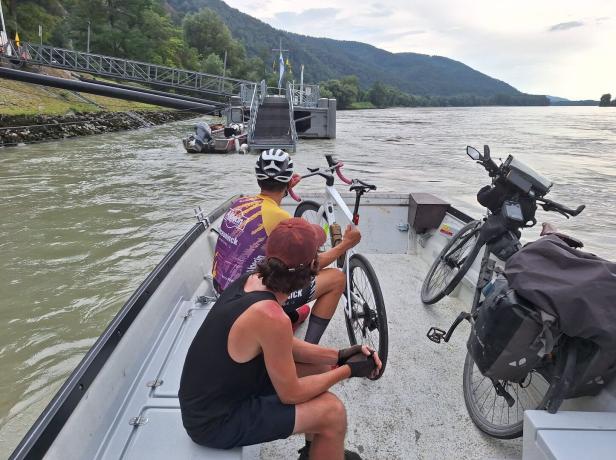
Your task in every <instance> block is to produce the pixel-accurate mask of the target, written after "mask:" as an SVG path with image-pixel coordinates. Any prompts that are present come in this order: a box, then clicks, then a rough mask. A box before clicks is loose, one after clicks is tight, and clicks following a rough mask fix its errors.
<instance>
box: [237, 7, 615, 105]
mask: <svg viewBox="0 0 616 460" xmlns="http://www.w3.org/2000/svg"><path fill="white" fill-rule="evenodd" d="M226 2H227V3H228V4H229V5H231V6H232V7H234V8H237V9H239V10H241V11H243V12H245V13H247V14H250V15H251V16H254V17H257V18H259V19H261V20H262V21H264V22H267V23H268V24H270V25H272V26H274V27H276V28H280V29H284V30H288V31H290V32H296V33H301V34H305V35H313V36H319V37H329V38H335V39H341V40H356V41H361V42H365V43H370V44H372V45H374V46H377V47H379V48H383V49H386V50H388V51H391V52H401V51H412V52H416V53H424V54H438V55H441V56H446V57H449V58H452V59H456V60H458V61H462V62H464V63H465V64H467V65H469V66H471V67H473V68H475V69H477V70H479V71H481V72H483V73H486V74H488V75H490V76H492V77H495V78H498V79H501V80H504V81H506V82H507V83H509V84H511V85H513V86H515V87H516V88H518V89H519V90H521V91H524V92H528V93H533V94H548V95H551V96H560V97H566V98H569V99H599V97H600V96H601V94H603V93H605V92H611V93H612V94H616V0H576V1H572V0H560V1H557V0H517V1H512V0H496V1H495V0H490V1H488V0H474V1H467V0H464V1H462V0H460V1H455V0H422V1H420V0H382V1H380V2H376V1H373V0H330V1H328V0H309V1H307V2H289V1H283V0H226ZM296 8H298V9H296Z"/></svg>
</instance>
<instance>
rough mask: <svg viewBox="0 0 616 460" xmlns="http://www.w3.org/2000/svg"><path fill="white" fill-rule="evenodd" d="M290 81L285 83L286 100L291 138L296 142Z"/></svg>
mask: <svg viewBox="0 0 616 460" xmlns="http://www.w3.org/2000/svg"><path fill="white" fill-rule="evenodd" d="M292 91H293V89H292V83H289V84H287V101H288V102H289V126H290V128H291V139H292V140H293V144H296V143H297V139H298V137H297V130H296V129H295V110H294V107H293V96H292Z"/></svg>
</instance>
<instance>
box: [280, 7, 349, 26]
mask: <svg viewBox="0 0 616 460" xmlns="http://www.w3.org/2000/svg"><path fill="white" fill-rule="evenodd" d="M338 12H340V10H339V9H338V8H309V9H307V10H304V11H302V12H301V13H296V12H295V11H281V12H280V13H276V14H275V15H274V20H275V21H276V22H277V23H279V24H281V25H283V24H285V23H286V24H294V25H295V24H302V25H304V26H306V25H308V24H310V23H311V22H313V21H315V22H317V23H318V21H322V20H326V19H327V20H330V19H333V18H335V17H336V15H337V14H338Z"/></svg>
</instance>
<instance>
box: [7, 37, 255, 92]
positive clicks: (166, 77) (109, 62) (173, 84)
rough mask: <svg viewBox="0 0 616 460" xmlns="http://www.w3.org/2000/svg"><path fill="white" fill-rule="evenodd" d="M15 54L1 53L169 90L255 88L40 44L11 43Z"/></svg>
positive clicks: (251, 84)
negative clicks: (164, 87)
mask: <svg viewBox="0 0 616 460" xmlns="http://www.w3.org/2000/svg"><path fill="white" fill-rule="evenodd" d="M11 46H12V49H13V52H12V53H10V54H11V55H10V56H9V54H8V53H9V51H8V47H7V46H5V47H4V49H2V50H0V55H1V56H3V57H7V58H10V59H11V60H12V61H15V60H18V61H22V62H27V63H30V64H37V65H44V66H48V67H55V68H59V69H67V70H72V71H75V72H86V73H90V74H93V75H100V76H105V77H112V78H118V79H122V80H129V81H135V82H140V83H147V84H155V85H160V86H166V87H169V88H177V89H185V90H191V91H198V92H202V93H209V94H217V95H221V96H228V97H230V96H237V95H240V96H241V95H242V94H241V93H242V91H243V92H245V93H246V94H247V93H249V92H250V91H251V89H250V88H251V87H256V83H255V82H251V81H247V80H238V79H235V78H226V77H225V78H223V77H222V76H220V75H212V74H207V73H203V72H196V71H193V70H184V69H177V68H174V67H165V66H161V65H157V64H151V63H147V62H140V61H132V60H129V59H121V58H115V57H111V56H104V55H101V54H93V53H85V52H81V51H75V50H68V49H64V48H56V47H53V46H47V45H39V44H36V43H30V42H23V41H22V42H20V44H19V46H17V44H16V43H15V41H14V40H13V41H11Z"/></svg>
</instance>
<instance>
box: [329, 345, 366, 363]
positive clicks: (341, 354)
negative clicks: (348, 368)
mask: <svg viewBox="0 0 616 460" xmlns="http://www.w3.org/2000/svg"><path fill="white" fill-rule="evenodd" d="M358 353H363V352H362V346H361V345H353V346H352V347H348V348H342V349H340V350H338V362H337V363H336V364H338V366H342V365H343V364H345V363H346V362H347V360H348V359H349V358H350V357H351V356H353V355H356V354H358Z"/></svg>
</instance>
